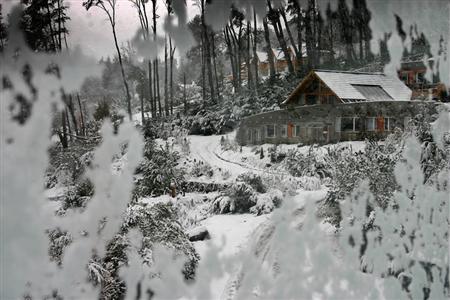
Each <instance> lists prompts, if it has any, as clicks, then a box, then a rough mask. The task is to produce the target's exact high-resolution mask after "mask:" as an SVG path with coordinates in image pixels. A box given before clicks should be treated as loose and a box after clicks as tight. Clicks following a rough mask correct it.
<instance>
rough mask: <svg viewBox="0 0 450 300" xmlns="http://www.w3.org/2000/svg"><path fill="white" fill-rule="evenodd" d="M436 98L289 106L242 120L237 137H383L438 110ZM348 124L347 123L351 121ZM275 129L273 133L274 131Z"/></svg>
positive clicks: (255, 140)
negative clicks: (431, 111) (414, 118)
mask: <svg viewBox="0 0 450 300" xmlns="http://www.w3.org/2000/svg"><path fill="white" fill-rule="evenodd" d="M436 105H439V104H438V103H436V102H418V101H404V102H399V101H389V102H387V101H386V102H360V103H347V104H339V105H332V104H318V105H310V106H296V107H287V108H286V109H283V110H277V111H272V112H266V113H261V114H257V115H253V116H250V117H247V118H245V119H243V120H242V121H241V124H240V126H239V129H238V131H237V134H236V141H237V142H238V143H239V144H241V145H249V144H263V143H273V144H298V143H303V144H312V143H319V144H325V143H334V142H339V141H349V140H350V141H351V140H363V139H365V138H368V137H373V138H384V137H385V136H386V135H387V134H389V133H390V132H392V131H393V130H394V129H395V128H400V129H403V128H404V127H405V124H407V122H408V120H409V119H410V118H412V117H414V116H415V115H416V114H418V113H423V112H425V111H427V112H429V111H430V109H431V110H433V109H434V110H435V106H436ZM352 122H353V128H351V129H350V128H349V126H347V127H345V128H346V130H343V127H342V126H343V123H344V124H345V125H350V127H351V125H352ZM272 133H273V134H272Z"/></svg>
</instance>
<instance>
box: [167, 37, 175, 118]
mask: <svg viewBox="0 0 450 300" xmlns="http://www.w3.org/2000/svg"><path fill="white" fill-rule="evenodd" d="M169 45H170V48H169V53H170V86H169V89H170V114H171V115H173V56H174V54H175V49H176V47H172V39H171V38H169Z"/></svg>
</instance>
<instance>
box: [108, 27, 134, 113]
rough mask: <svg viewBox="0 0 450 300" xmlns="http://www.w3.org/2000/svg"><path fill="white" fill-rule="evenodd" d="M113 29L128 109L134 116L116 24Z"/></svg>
mask: <svg viewBox="0 0 450 300" xmlns="http://www.w3.org/2000/svg"><path fill="white" fill-rule="evenodd" d="M112 31H113V36H114V44H115V45H116V51H117V56H118V58H119V65H120V72H121V73H122V80H123V85H124V86H125V92H126V96H127V111H128V117H129V118H130V120H131V118H132V116H131V96H130V89H129V87H128V83H127V80H126V78H125V69H124V67H123V61H122V54H121V53H120V48H119V42H118V41H117V35H116V26H115V25H113V26H112Z"/></svg>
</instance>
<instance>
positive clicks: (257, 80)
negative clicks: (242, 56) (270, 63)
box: [253, 9, 259, 91]
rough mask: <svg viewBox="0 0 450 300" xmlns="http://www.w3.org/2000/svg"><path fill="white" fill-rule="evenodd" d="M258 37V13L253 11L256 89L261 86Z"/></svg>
mask: <svg viewBox="0 0 450 300" xmlns="http://www.w3.org/2000/svg"><path fill="white" fill-rule="evenodd" d="M257 36H258V29H257V27H256V11H255V9H253V66H254V69H255V82H254V84H255V89H256V88H257V87H258V84H259V78H258V77H259V76H258V54H257V51H256V46H257ZM256 91H257V90H256Z"/></svg>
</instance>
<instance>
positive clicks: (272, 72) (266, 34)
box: [263, 18, 275, 78]
mask: <svg viewBox="0 0 450 300" xmlns="http://www.w3.org/2000/svg"><path fill="white" fill-rule="evenodd" d="M263 26H264V38H265V40H266V51H267V57H268V60H269V71H270V73H269V74H270V78H273V77H275V59H274V55H273V51H272V45H271V44H270V36H269V26H268V25H267V19H266V18H264V19H263Z"/></svg>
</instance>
